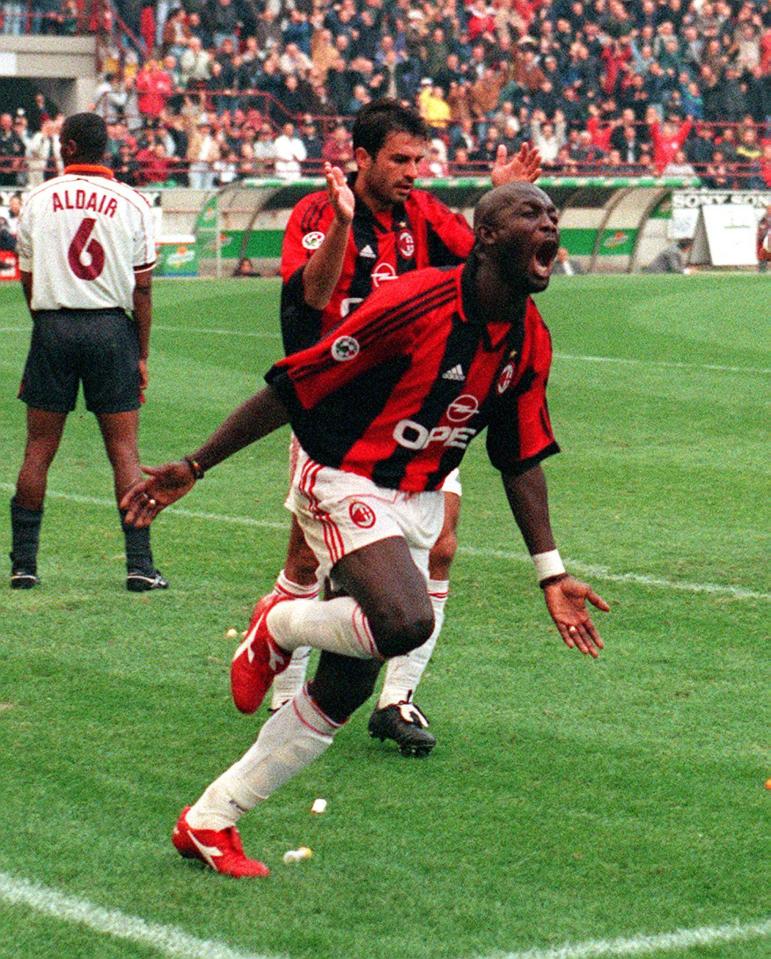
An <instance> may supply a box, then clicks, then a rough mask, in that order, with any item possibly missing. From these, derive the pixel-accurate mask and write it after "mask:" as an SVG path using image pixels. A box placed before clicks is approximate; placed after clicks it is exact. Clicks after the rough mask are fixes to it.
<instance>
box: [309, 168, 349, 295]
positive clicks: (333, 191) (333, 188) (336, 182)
mask: <svg viewBox="0 0 771 959" xmlns="http://www.w3.org/2000/svg"><path fill="white" fill-rule="evenodd" d="M324 176H325V177H326V179H327V192H328V193H329V199H330V202H331V204H332V207H333V209H334V211H335V216H334V219H333V220H332V222H331V223H330V225H329V227H328V229H327V234H326V236H325V237H324V241H323V243H322V244H321V246H320V247H319V248H318V250H316V251H315V252H314V254H313V256H312V257H311V258H310V259H309V260H308V262H307V264H306V265H305V269H304V270H303V292H304V297H305V302H306V303H307V304H308V306H310V307H312V308H313V309H314V310H323V309H324V307H325V306H326V305H327V303H329V301H330V299H331V297H332V294H333V293H334V291H335V287H336V286H337V282H338V280H339V279H340V273H341V271H342V269H343V260H344V258H345V248H346V246H347V244H348V234H349V233H350V232H351V223H352V221H353V211H354V204H355V200H354V195H353V191H352V190H351V189H350V188H349V186H348V184H347V183H346V180H345V174H344V173H343V171H342V170H341V169H340V168H339V167H333V166H332V164H331V163H325V164H324Z"/></svg>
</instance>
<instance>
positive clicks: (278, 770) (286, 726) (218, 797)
mask: <svg viewBox="0 0 771 959" xmlns="http://www.w3.org/2000/svg"><path fill="white" fill-rule="evenodd" d="M340 726H341V724H340V723H336V722H333V720H331V719H330V718H329V717H328V716H326V715H325V714H324V713H323V712H322V711H321V710H320V709H319V707H318V706H317V705H316V703H315V702H314V701H313V699H311V697H310V695H309V693H308V688H307V686H303V688H302V689H301V690H300V691H299V692H298V693H297V695H296V696H295V697H294V699H293V700H292V701H291V702H290V703H287V704H286V706H284V707H283V709H279V711H278V712H277V713H274V714H273V715H272V716H271V717H270V719H269V720H268V721H267V722H266V723H265V725H264V726H263V727H262V729H261V730H260V735H259V736H258V737H257V741H256V742H255V743H254V745H253V746H251V747H250V748H249V749H248V750H247V751H246V752H245V753H244V755H243V756H242V757H241V758H240V759H239V760H238V762H236V763H234V764H233V765H232V766H231V767H230V769H228V770H226V771H225V772H224V773H223V774H222V775H221V776H220V777H219V778H217V779H215V780H214V782H213V783H212V784H211V785H210V786H209V787H208V788H207V789H205V790H204V793H203V795H202V796H201V798H200V799H199V800H198V801H197V802H196V803H195V804H194V805H193V806H191V808H190V810H189V812H188V814H187V821H188V823H189V824H190V825H191V827H192V828H193V829H227V828H228V827H229V826H234V825H235V824H236V822H237V821H238V820H239V819H240V817H241V816H243V814H244V813H245V812H248V811H249V810H250V809H253V808H254V807H255V806H256V805H257V803H259V802H262V801H263V800H265V799H267V798H268V796H270V795H271V793H273V792H275V791H276V790H277V789H278V788H279V787H280V786H283V785H284V783H285V782H288V781H289V780H290V779H291V778H292V777H293V776H296V775H297V773H299V772H300V771H301V770H303V769H305V767H306V766H309V765H310V764H311V763H312V762H313V761H314V760H315V759H318V758H319V756H321V754H322V753H323V752H324V751H325V750H326V749H328V748H329V746H331V745H332V740H333V738H334V735H335V733H336V732H337V730H338V729H339V728H340Z"/></svg>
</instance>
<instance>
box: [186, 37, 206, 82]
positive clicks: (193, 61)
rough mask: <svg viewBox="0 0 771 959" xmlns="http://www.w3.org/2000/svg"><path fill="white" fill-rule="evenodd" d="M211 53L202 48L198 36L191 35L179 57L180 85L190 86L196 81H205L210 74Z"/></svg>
mask: <svg viewBox="0 0 771 959" xmlns="http://www.w3.org/2000/svg"><path fill="white" fill-rule="evenodd" d="M211 60H212V58H211V55H210V54H209V52H208V51H207V50H204V48H203V44H202V42H201V39H200V37H196V36H193V37H191V38H190V43H189V44H188V46H187V50H185V52H184V53H183V54H182V56H181V57H180V58H179V72H180V77H181V79H182V85H183V86H185V87H190V86H191V85H192V84H194V83H196V82H199V83H200V82H205V81H206V80H208V79H209V76H210V75H211Z"/></svg>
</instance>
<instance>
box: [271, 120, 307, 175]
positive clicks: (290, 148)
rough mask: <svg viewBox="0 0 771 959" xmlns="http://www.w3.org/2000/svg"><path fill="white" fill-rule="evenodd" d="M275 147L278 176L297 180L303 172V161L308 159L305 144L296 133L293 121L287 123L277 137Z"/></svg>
mask: <svg viewBox="0 0 771 959" xmlns="http://www.w3.org/2000/svg"><path fill="white" fill-rule="evenodd" d="M273 148H274V150H275V152H276V161H275V171H276V176H277V177H279V178H280V179H282V180H296V179H298V177H299V176H300V173H301V172H302V166H301V164H302V162H303V161H304V160H306V159H307V154H306V152H305V144H304V143H303V141H302V140H301V139H300V137H299V136H297V134H296V133H295V128H294V124H293V123H285V124H284V125H283V127H282V128H281V133H280V134H279V136H277V137H276V140H275V143H274V144H273Z"/></svg>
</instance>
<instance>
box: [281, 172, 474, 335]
mask: <svg viewBox="0 0 771 959" xmlns="http://www.w3.org/2000/svg"><path fill="white" fill-rule="evenodd" d="M355 176H356V175H355V174H353V175H352V177H351V178H350V180H349V184H350V186H351V188H353V182H354V180H355ZM334 215H335V214H334V210H333V208H332V204H331V203H330V202H329V197H328V196H327V192H326V190H320V191H318V192H317V193H310V194H308V195H307V196H305V197H303V198H302V199H301V200H300V201H299V203H298V204H297V205H296V206H295V208H294V209H293V210H292V213H291V215H290V217H289V222H288V223H287V227H286V233H285V235H284V243H283V247H282V250H281V277H282V279H283V282H284V285H283V289H282V294H281V330H282V335H283V338H284V350H285V352H286V353H295V352H297V351H298V350H301V349H305V348H306V347H307V346H310V345H311V344H312V343H315V342H316V341H317V340H318V339H320V337H322V336H324V335H325V334H327V333H328V332H329V331H330V330H333V329H335V327H337V326H339V325H340V323H341V322H342V321H343V320H344V319H345V318H346V317H347V316H348V314H349V313H351V312H352V311H353V310H355V309H356V307H357V306H358V305H359V304H360V303H361V302H362V301H363V300H365V299H366V298H367V297H368V296H369V295H370V293H371V292H373V290H376V289H378V288H379V287H380V286H382V285H383V284H387V283H388V281H390V280H395V279H396V278H397V277H398V276H401V275H402V274H403V273H407V272H409V271H411V270H420V269H423V268H424V267H427V266H455V265H458V264H460V263H463V262H464V260H465V259H466V257H467V256H468V255H469V253H470V252H471V247H472V246H473V244H474V234H473V232H472V230H471V228H470V227H469V225H468V223H467V222H466V219H465V217H463V216H462V214H460V213H453V212H452V211H451V210H450V209H449V208H448V207H446V206H445V205H444V204H443V203H442V202H441V201H440V200H437V198H436V197H435V196H433V195H432V194H430V193H427V192H426V191H425V190H413V191H412V192H411V193H410V195H409V197H408V198H407V200H406V202H405V203H404V204H397V205H396V206H394V207H393V209H392V210H389V211H386V212H383V213H377V214H375V213H373V212H372V211H371V210H370V209H369V207H368V206H367V205H366V204H365V203H361V202H357V203H356V207H355V213H354V217H353V223H352V224H351V231H350V234H349V238H348V246H347V248H346V251H345V258H344V260H343V268H342V272H341V274H340V279H339V281H338V283H337V286H336V287H335V291H334V293H333V294H332V298H331V299H330V301H329V303H328V304H327V306H326V307H325V309H324V310H315V309H313V308H312V307H309V306H308V305H307V304H306V303H305V299H304V295H303V284H302V271H303V268H304V267H305V264H306V263H307V262H308V260H309V259H310V258H311V256H312V255H313V252H314V250H317V249H318V248H319V246H320V245H321V243H322V241H323V239H324V236H325V235H326V231H327V229H328V228H329V224H330V223H331V222H332V219H333V217H334Z"/></svg>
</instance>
